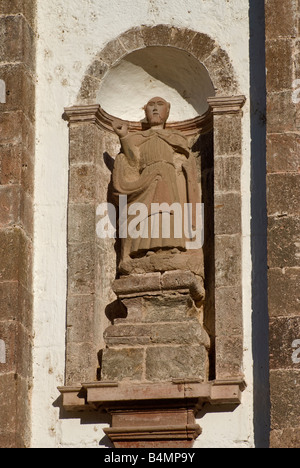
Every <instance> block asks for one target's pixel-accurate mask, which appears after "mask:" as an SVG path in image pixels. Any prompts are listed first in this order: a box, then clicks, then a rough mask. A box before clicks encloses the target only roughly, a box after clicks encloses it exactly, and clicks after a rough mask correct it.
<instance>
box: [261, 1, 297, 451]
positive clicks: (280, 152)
mask: <svg viewBox="0 0 300 468" xmlns="http://www.w3.org/2000/svg"><path fill="white" fill-rule="evenodd" d="M265 3H266V68H267V70H268V73H267V208H268V267H269V269H268V279H269V318H270V394H271V437H270V444H271V447H273V448H297V447H299V440H300V439H299V437H300V436H299V434H300V417H299V416H300V415H299V404H298V399H299V391H300V363H299V359H298V357H299V352H297V349H298V348H299V347H300V346H299V342H300V341H299V340H300V307H299V306H300V302H299V286H300V256H299V237H300V210H299V206H300V204H299V197H300V191H299V187H300V174H299V165H300V151H299V149H300V146H299V143H300V136H299V132H300V120H299V115H300V114H299V105H300V104H299V103H300V81H299V79H300V73H299V21H300V18H299V2H298V1H296V0H286V1H285V2H280V1H278V0H266V2H265ZM278 18H280V21H279V20H278ZM297 343H298V344H297Z"/></svg>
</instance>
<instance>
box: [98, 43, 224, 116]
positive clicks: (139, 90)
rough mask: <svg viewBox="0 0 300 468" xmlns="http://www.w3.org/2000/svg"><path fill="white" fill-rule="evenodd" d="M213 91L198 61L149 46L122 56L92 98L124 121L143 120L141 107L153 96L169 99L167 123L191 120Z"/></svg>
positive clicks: (171, 49) (185, 54) (180, 52)
mask: <svg viewBox="0 0 300 468" xmlns="http://www.w3.org/2000/svg"><path fill="white" fill-rule="evenodd" d="M214 95H215V90H214V87H213V84H212V82H211V79H210V77H209V74H208V72H207V70H206V68H205V67H204V65H203V64H202V63H200V62H199V61H198V60H196V59H195V58H194V57H193V56H192V55H191V54H189V53H188V52H186V51H184V50H181V49H177V48H174V47H161V46H153V47H147V48H144V49H139V50H137V51H134V52H131V53H130V54H128V55H126V56H125V57H123V58H122V59H121V60H120V61H119V62H118V63H117V64H115V65H114V66H113V67H111V68H110V69H109V70H108V71H107V73H106V74H105V76H104V78H103V80H102V81H101V83H100V86H99V90H98V92H97V94H96V101H97V102H99V103H100V104H101V107H102V108H103V109H105V111H106V112H108V113H109V114H112V115H116V116H118V117H119V118H121V119H124V120H131V121H142V120H144V117H145V115H144V111H143V106H144V105H145V104H146V103H147V102H148V101H149V99H151V98H152V97H153V96H163V97H164V98H165V99H166V100H167V101H168V102H171V104H172V105H171V113H170V117H169V121H170V122H176V121H183V120H189V119H194V118H195V117H198V116H200V115H202V114H204V113H205V112H207V110H208V108H209V106H208V102H207V98H208V97H211V96H214Z"/></svg>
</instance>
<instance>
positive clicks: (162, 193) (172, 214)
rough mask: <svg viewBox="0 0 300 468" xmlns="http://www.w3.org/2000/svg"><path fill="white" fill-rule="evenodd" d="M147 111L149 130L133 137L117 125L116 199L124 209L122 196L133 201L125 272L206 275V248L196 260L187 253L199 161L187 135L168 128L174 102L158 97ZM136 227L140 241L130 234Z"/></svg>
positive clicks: (122, 228) (126, 220) (125, 221)
mask: <svg viewBox="0 0 300 468" xmlns="http://www.w3.org/2000/svg"><path fill="white" fill-rule="evenodd" d="M144 109H145V114H146V121H147V123H146V129H145V130H141V131H134V132H129V128H128V125H127V124H126V123H125V122H124V121H117V120H116V121H114V123H113V128H114V131H115V132H116V134H117V135H118V136H119V138H120V143H121V153H120V154H119V155H118V156H117V157H116V160H115V166H114V171H113V186H114V195H115V199H116V203H117V204H118V205H119V207H120V200H122V197H123V199H124V197H126V200H127V207H126V213H125V216H122V215H121V221H120V225H119V232H120V237H121V238H122V246H121V259H120V264H119V268H120V271H121V272H122V273H124V274H131V273H136V274H141V273H147V272H153V271H163V270H164V271H165V270H178V269H183V270H184V269H188V270H191V271H194V272H195V273H196V274H200V273H201V271H202V269H201V264H202V258H201V249H197V255H196V256H195V250H193V251H189V249H188V248H187V242H188V241H189V239H191V237H189V232H195V230H196V223H197V219H196V216H197V208H196V206H197V204H198V206H199V204H200V196H199V187H198V182H197V169H196V161H195V157H194V155H193V153H192V152H191V149H190V147H189V141H188V138H187V137H186V136H185V135H183V134H182V133H181V132H179V131H178V130H176V129H166V128H165V125H166V122H167V119H168V117H169V113H170V103H168V102H166V101H165V99H163V98H160V97H154V98H153V99H151V100H150V101H149V102H148V103H147V104H146V106H145V108H144ZM140 207H143V209H142V210H141V208H140ZM168 207H170V208H171V210H169V211H168ZM127 209H128V213H127ZM188 209H189V210H190V211H188ZM137 213H139V217H138V220H137V218H136V216H137ZM166 216H167V217H166ZM188 216H189V217H190V219H189V224H187V217H188ZM132 223H133V224H134V226H135V227H136V230H135V232H138V234H139V235H138V236H137V235H130V233H129V234H128V230H127V229H128V227H130V226H132ZM165 229H166V231H164V230H165ZM191 254H192V255H191Z"/></svg>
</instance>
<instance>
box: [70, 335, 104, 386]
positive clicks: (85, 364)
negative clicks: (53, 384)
mask: <svg viewBox="0 0 300 468" xmlns="http://www.w3.org/2000/svg"><path fill="white" fill-rule="evenodd" d="M98 367H99V363H98V350H97V349H96V347H95V345H94V344H93V343H74V342H71V343H70V342H69V343H67V353H66V385H67V386H73V385H81V384H82V383H83V382H95V381H96V380H97V368H98Z"/></svg>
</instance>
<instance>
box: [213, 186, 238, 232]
mask: <svg viewBox="0 0 300 468" xmlns="http://www.w3.org/2000/svg"><path fill="white" fill-rule="evenodd" d="M241 229H242V226H241V196H240V194H239V193H216V194H215V233H216V234H217V235H222V234H239V233H241Z"/></svg>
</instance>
